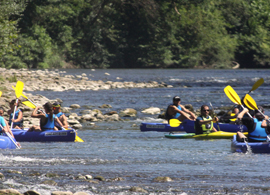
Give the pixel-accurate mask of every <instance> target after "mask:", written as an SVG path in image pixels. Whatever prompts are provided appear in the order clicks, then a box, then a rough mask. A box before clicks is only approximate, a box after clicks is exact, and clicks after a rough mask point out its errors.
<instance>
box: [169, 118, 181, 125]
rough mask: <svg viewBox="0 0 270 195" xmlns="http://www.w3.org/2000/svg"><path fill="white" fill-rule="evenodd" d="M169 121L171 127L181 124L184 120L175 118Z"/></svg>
mask: <svg viewBox="0 0 270 195" xmlns="http://www.w3.org/2000/svg"><path fill="white" fill-rule="evenodd" d="M169 123H170V126H171V127H178V126H179V125H181V123H182V122H181V121H179V120H178V119H176V118H174V119H171V120H170V121H169Z"/></svg>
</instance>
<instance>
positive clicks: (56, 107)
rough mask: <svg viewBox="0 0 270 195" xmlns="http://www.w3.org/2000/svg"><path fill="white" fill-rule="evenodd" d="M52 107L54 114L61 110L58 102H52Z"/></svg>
mask: <svg viewBox="0 0 270 195" xmlns="http://www.w3.org/2000/svg"><path fill="white" fill-rule="evenodd" d="M52 107H53V112H54V113H55V114H57V113H59V112H60V111H61V104H60V103H59V102H54V103H53V104H52Z"/></svg>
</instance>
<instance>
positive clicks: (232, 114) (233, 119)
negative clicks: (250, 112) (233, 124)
mask: <svg viewBox="0 0 270 195" xmlns="http://www.w3.org/2000/svg"><path fill="white" fill-rule="evenodd" d="M234 115H235V113H231V116H234ZM236 119H237V118H232V119H230V121H236Z"/></svg>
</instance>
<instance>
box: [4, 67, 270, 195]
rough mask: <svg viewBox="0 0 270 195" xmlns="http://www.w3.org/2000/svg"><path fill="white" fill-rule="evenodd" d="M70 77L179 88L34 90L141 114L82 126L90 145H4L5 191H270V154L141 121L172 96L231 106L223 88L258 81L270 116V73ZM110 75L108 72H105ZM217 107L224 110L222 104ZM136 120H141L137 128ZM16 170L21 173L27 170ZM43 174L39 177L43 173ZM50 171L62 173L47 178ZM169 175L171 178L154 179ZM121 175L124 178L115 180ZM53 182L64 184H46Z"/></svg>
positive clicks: (244, 88)
mask: <svg viewBox="0 0 270 195" xmlns="http://www.w3.org/2000/svg"><path fill="white" fill-rule="evenodd" d="M65 71H66V73H65V74H72V75H77V74H82V73H86V74H87V75H88V77H89V79H92V80H103V81H108V80H109V81H120V82H124V81H134V82H149V81H157V82H164V83H166V84H169V85H173V88H143V89H112V90H100V91H80V92H74V91H66V92H52V91H35V92H31V93H33V94H41V95H45V96H46V97H48V98H49V99H55V98H60V99H62V100H63V101H64V102H63V104H62V106H69V105H71V104H79V105H81V106H82V108H81V109H77V110H74V112H77V113H78V114H79V112H80V110H82V109H86V108H89V107H90V108H91V109H94V108H97V109H99V108H98V106H101V105H102V104H110V105H111V106H112V108H106V109H103V110H102V111H103V112H107V111H112V110H115V111H120V110H122V109H125V108H134V109H136V110H137V111H138V116H137V117H136V118H129V120H127V121H125V122H99V123H96V125H97V127H91V126H89V127H88V126H83V129H81V130H79V131H78V135H79V137H81V138H82V139H83V140H84V141H85V142H84V143H28V142H22V143H21V145H22V149H20V150H1V154H0V161H1V162H0V172H2V173H3V174H4V175H5V177H6V179H4V180H3V181H2V183H1V184H0V189H4V188H11V187H12V188H14V189H17V190H19V191H20V192H21V193H23V192H25V191H27V190H30V189H34V190H36V191H38V192H39V193H41V194H43V195H50V194H51V192H52V191H59V190H60V191H71V192H78V191H84V192H87V193H89V194H128V193H130V192H129V189H130V188H131V187H132V186H139V187H141V188H143V189H145V190H147V191H148V192H149V193H151V194H182V193H186V194H245V193H249V194H269V191H270V188H269V180H270V176H269V174H268V172H267V167H268V160H269V155H265V154H264V155H262V154H252V153H249V154H238V153H232V152H231V151H230V144H231V141H230V140H225V139H224V140H208V141H202V140H201V141H199V140H193V139H186V140H171V139H167V138H165V137H164V133H158V132H141V131H140V129H139V125H140V123H141V122H160V121H161V119H158V118H157V115H146V114H143V113H141V112H140V111H142V109H144V108H148V107H150V106H154V107H159V108H163V109H165V108H166V107H167V105H168V104H169V103H171V101H172V97H173V96H175V95H179V96H180V97H181V99H182V102H181V103H182V104H192V105H193V106H194V108H195V109H198V108H199V107H200V106H201V105H202V104H208V103H209V102H211V103H212V105H213V106H214V107H215V108H218V107H220V106H229V105H232V103H231V101H230V100H229V99H228V98H227V96H226V95H225V93H224V91H223V89H224V87H226V86H227V85H231V86H232V87H233V88H234V89H235V91H236V92H237V93H238V94H239V96H241V97H242V96H243V95H244V94H245V93H247V92H249V90H250V89H251V88H252V86H253V84H254V83H255V82H256V81H257V80H258V79H259V78H264V83H263V84H262V85H261V86H260V87H259V88H258V89H256V90H255V91H254V92H252V93H251V94H250V95H251V96H252V97H253V99H254V100H255V101H256V102H257V104H258V105H263V106H265V107H266V109H265V114H267V115H270V106H269V105H270V104H269V96H270V90H269V83H270V70H266V69H264V70H186V69H158V70H152V69H151V70H150V69H134V70H133V69H128V70H124V69H123V70H122V69H120V70H119V69H109V70H95V71H92V70H90V69H89V70H84V69H83V70H82V69H75V70H74V69H70V70H69V69H68V70H65ZM105 73H109V74H105ZM217 111H218V109H217ZM134 124H135V125H134ZM9 170H17V171H21V172H22V175H21V174H16V173H10V171H9ZM37 173H38V174H37ZM46 173H56V174H58V177H54V178H47V177H46ZM80 174H81V175H92V176H98V175H100V176H103V177H104V178H105V179H107V181H100V182H99V183H98V184H95V183H89V182H87V181H83V180H79V179H76V177H77V176H78V175H80ZM158 176H168V177H170V178H171V179H172V180H173V181H171V182H162V183H160V182H156V181H154V178H156V177H158ZM117 177H121V178H122V179H123V180H121V181H112V180H113V179H114V178H117ZM51 179H52V180H54V181H55V182H56V183H57V185H55V186H52V185H48V184H43V182H44V181H45V180H51Z"/></svg>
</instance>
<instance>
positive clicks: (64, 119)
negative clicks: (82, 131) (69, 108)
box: [61, 114, 69, 129]
mask: <svg viewBox="0 0 270 195" xmlns="http://www.w3.org/2000/svg"><path fill="white" fill-rule="evenodd" d="M61 118H62V120H61V121H62V124H63V127H64V128H65V129H67V128H68V126H69V124H68V122H67V117H66V116H65V115H64V114H63V115H62V116H61Z"/></svg>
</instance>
